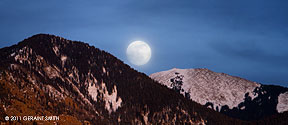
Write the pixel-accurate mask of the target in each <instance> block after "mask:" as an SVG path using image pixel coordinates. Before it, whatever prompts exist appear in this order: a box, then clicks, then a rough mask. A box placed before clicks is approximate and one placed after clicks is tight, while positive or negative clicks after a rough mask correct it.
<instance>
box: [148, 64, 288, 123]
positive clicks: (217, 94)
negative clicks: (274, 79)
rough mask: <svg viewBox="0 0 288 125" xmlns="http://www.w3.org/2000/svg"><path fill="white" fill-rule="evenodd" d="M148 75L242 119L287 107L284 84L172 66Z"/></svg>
mask: <svg viewBox="0 0 288 125" xmlns="http://www.w3.org/2000/svg"><path fill="white" fill-rule="evenodd" d="M150 77H151V78H152V79H154V80H156V81H158V82H160V83H161V84H163V85H166V86H167V87H168V88H170V89H174V90H175V89H176V90H177V91H178V92H179V93H181V94H182V95H184V96H186V95H187V96H189V97H188V98H190V99H192V100H194V101H196V102H198V103H200V104H202V105H205V106H207V107H210V108H212V109H213V110H215V111H218V112H221V113H224V114H226V115H228V116H231V117H234V118H239V119H242V120H259V119H261V118H263V117H266V116H270V115H273V114H276V113H281V112H284V111H287V110H288V106H287V105H288V101H285V98H287V97H288V96H286V94H285V92H286V93H288V88H285V87H280V86H272V85H270V86H269V85H262V84H260V83H256V82H252V81H249V80H246V79H243V78H240V77H235V76H230V75H228V74H225V73H216V72H213V71H211V70H209V69H205V68H204V69H203V68H196V69H177V68H173V69H170V70H166V71H162V72H158V73H153V74H151V75H150ZM177 85H178V86H177ZM189 94H190V95H189ZM284 96H285V97H284ZM278 98H279V99H280V101H279V103H278ZM270 101H272V102H271V103H270ZM269 106H270V107H269ZM271 106H272V107H271ZM259 107H260V108H259ZM266 108H267V109H266ZM277 110H278V111H277ZM253 112H254V114H255V113H256V112H262V113H259V114H257V115H254V114H253Z"/></svg>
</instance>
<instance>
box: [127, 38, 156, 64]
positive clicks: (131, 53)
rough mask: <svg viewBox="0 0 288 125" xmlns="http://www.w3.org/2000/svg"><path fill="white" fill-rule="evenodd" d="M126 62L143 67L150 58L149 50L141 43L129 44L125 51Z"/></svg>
mask: <svg viewBox="0 0 288 125" xmlns="http://www.w3.org/2000/svg"><path fill="white" fill-rule="evenodd" d="M126 55H127V57H128V60H129V61H130V62H131V63H133V64H134V65H138V66H140V65H144V64H146V63H147V62H148V61H149V60H150V58H151V49H150V47H149V45H148V44H147V43H145V42H142V41H134V42H132V43H130V45H129V46H128V48H127V50H126Z"/></svg>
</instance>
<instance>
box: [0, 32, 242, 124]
mask: <svg viewBox="0 0 288 125" xmlns="http://www.w3.org/2000/svg"><path fill="white" fill-rule="evenodd" d="M0 58H1V60H0V63H1V65H0V70H1V72H0V73H1V74H0V84H1V87H0V89H1V92H2V94H1V97H0V105H1V106H0V107H1V110H0V111H1V112H0V114H1V118H0V121H1V122H5V120H4V119H3V118H4V116H12V115H20V116H21V115H58V116H60V119H62V120H63V119H66V120H65V121H66V122H68V121H73V122H75V123H87V122H90V123H92V124H104V123H105V124H107V123H108V124H109V123H110V124H117V123H119V124H124V123H132V124H152V123H155V124H156V123H159V124H160V123H175V124H180V123H187V124H188V123H189V124H192V123H193V124H196V123H201V124H212V123H231V122H235V121H239V122H240V123H241V121H240V120H237V119H232V118H229V117H226V116H224V115H221V114H219V113H217V112H214V111H212V110H209V109H206V108H205V107H203V106H201V105H200V104H198V103H195V102H192V101H191V100H187V99H185V98H184V97H183V96H181V95H179V94H177V93H175V92H174V91H173V90H170V89H167V88H166V87H165V86H163V85H160V84H158V83H156V82H155V81H153V80H152V79H150V78H149V77H148V76H147V75H145V74H144V73H140V72H138V71H136V70H134V69H132V68H131V67H130V66H129V65H127V64H124V63H123V61H121V60H119V59H117V57H114V56H113V55H111V54H109V53H107V52H105V51H103V50H100V49H98V48H95V47H93V46H90V45H89V44H86V43H82V42H78V41H70V40H66V39H64V38H62V37H58V36H54V35H47V34H38V35H34V36H32V37H29V38H27V39H25V40H23V41H21V42H20V43H18V44H17V45H13V46H10V47H5V48H2V49H0ZM18 109H20V110H18ZM209 114H215V115H209ZM216 114H217V115H216ZM67 119H68V120H67ZM62 120H60V121H58V123H61V122H63V121H62ZM33 122H36V121H33ZM48 122H49V121H48ZM53 122H54V121H53ZM56 122H57V121H56ZM73 122H72V123H73ZM13 123H27V122H25V121H15V122H13ZM28 123H29V122H28ZM39 123H46V121H44V122H42V121H40V122H39Z"/></svg>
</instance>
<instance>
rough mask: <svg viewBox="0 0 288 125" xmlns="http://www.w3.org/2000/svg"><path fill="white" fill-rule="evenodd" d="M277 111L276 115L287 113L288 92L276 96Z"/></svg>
mask: <svg viewBox="0 0 288 125" xmlns="http://www.w3.org/2000/svg"><path fill="white" fill-rule="evenodd" d="M277 111H278V113H282V112H284V111H288V92H285V93H281V94H280V95H279V96H278V104H277Z"/></svg>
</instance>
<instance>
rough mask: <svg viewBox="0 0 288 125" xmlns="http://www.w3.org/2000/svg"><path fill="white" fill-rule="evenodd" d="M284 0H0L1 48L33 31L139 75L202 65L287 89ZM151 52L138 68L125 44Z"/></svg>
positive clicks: (287, 38) (287, 9)
mask: <svg viewBox="0 0 288 125" xmlns="http://www.w3.org/2000/svg"><path fill="white" fill-rule="evenodd" d="M287 6H288V1H287V0H277V1H276V0H274V1H272V0H237V1H236V0H181V1H180V0H157V1H156V0H121V1H120V0H105V1H95V0H93V1H92V0H91V1H88V0H85V1H77V0H70V1H68V0H61V1H59V0H50V1H44V0H29V1H23V0H13V1H11V0H1V2H0V34H1V36H0V47H1V48H2V47H5V46H10V45H13V44H16V43H17V42H19V41H21V40H23V39H25V38H27V37H30V36H32V35H34V34H37V33H49V34H54V35H58V36H61V37H64V38H67V39H70V40H78V41H83V42H87V43H89V44H90V45H93V46H95V47H97V48H100V49H102V50H105V51H107V52H110V53H112V54H113V55H115V56H116V57H118V58H119V59H121V60H123V61H124V62H125V63H127V64H129V65H130V66H131V67H133V68H135V69H137V70H138V71H140V72H144V73H146V74H148V75H149V74H151V73H154V72H159V71H163V70H168V69H171V68H174V67H176V68H208V69H210V70H213V71H216V72H224V73H227V74H230V75H234V76H239V77H242V78H246V79H249V80H252V81H256V82H260V83H264V84H276V85H282V86H288V48H287V47H288V7H287ZM135 40H142V41H145V42H147V43H148V44H149V45H150V46H151V48H152V58H151V60H150V62H149V63H148V64H146V65H144V66H134V65H132V64H130V63H129V62H128V61H127V58H126V55H125V51H126V48H127V46H128V45H129V43H130V42H132V41H135Z"/></svg>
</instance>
